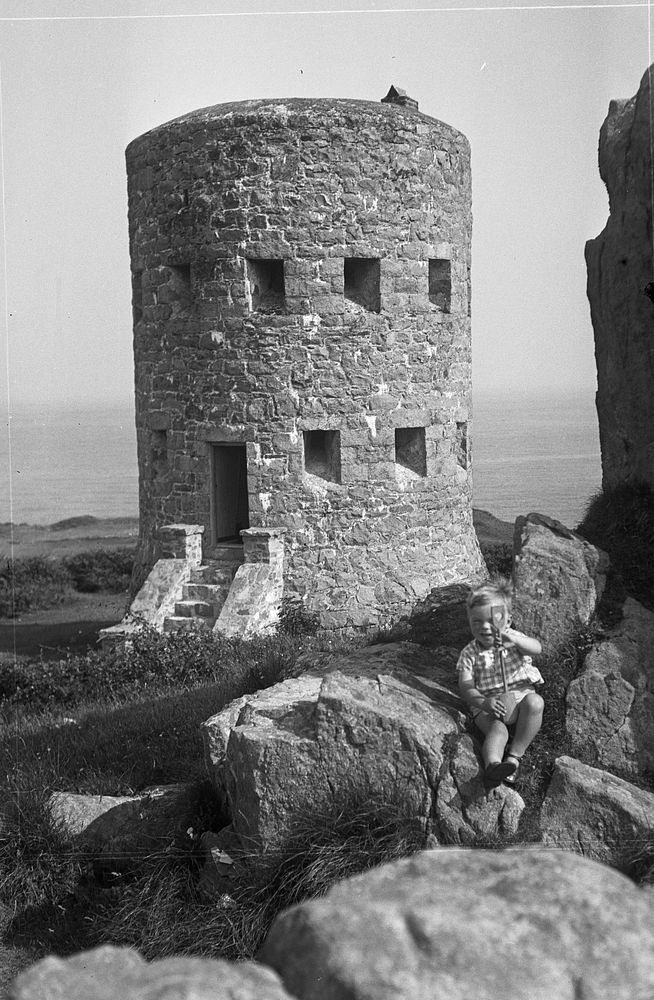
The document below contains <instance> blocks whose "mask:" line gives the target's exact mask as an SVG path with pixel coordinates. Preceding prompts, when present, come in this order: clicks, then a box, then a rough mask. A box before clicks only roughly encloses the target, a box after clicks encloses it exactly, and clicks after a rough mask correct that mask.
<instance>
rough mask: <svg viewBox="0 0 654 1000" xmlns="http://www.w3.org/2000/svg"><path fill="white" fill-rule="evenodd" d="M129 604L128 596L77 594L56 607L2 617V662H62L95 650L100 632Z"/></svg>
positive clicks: (113, 622)
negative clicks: (70, 655)
mask: <svg viewBox="0 0 654 1000" xmlns="http://www.w3.org/2000/svg"><path fill="white" fill-rule="evenodd" d="M127 604H128V596H127V594H126V593H125V594H105V593H96V594H76V595H75V596H74V598H73V599H72V600H71V601H67V602H66V603H65V604H60V605H59V606H58V607H56V608H48V609H47V610H45V611H30V612H26V613H25V614H21V615H18V617H16V618H0V662H2V661H3V660H7V659H13V658H14V657H17V658H19V659H24V658H27V657H29V658H34V657H42V658H43V659H46V660H52V659H62V658H64V657H65V656H66V655H67V654H68V653H72V654H78V653H84V652H86V650H88V649H93V648H95V647H96V645H97V641H98V633H99V632H100V629H103V628H108V627H109V626H110V625H116V624H117V622H119V621H120V620H121V619H122V617H123V615H124V614H125V611H126V610H127Z"/></svg>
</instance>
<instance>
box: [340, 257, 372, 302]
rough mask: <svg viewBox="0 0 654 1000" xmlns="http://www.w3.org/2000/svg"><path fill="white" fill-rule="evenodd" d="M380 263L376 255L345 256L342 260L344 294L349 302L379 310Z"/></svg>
mask: <svg viewBox="0 0 654 1000" xmlns="http://www.w3.org/2000/svg"><path fill="white" fill-rule="evenodd" d="M379 276H380V265H379V258H377V257H346V258H345V262H344V295H345V298H346V299H349V300H350V302H354V303H356V305H358V306H362V307H363V308H364V309H367V310H368V312H379V311H380V308H381V298H380V291H379V280H380V277H379Z"/></svg>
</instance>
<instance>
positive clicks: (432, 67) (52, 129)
mask: <svg viewBox="0 0 654 1000" xmlns="http://www.w3.org/2000/svg"><path fill="white" fill-rule="evenodd" d="M99 8H101V9H102V15H101V16H100V15H98V14H97V11H98V9H99ZM55 11H56V13H55ZM650 62H651V11H650V9H649V7H648V4H647V2H635V3H609V4H591V3H581V2H579V3H566V4H556V3H547V4H546V3H544V2H540V0H533V2H532V3H531V4H530V5H520V6H518V5H511V4H509V3H506V4H503V5H500V4H495V3H493V4H491V3H482V4H478V5H473V4H470V3H463V2H462V0H447V2H440V0H432V2H425V0H422V2H420V0H416V2H415V3H412V4H411V5H410V6H407V5H406V4H401V3H399V2H394V0H301V2H300V0H277V2H274V3H272V2H270V0H269V2H268V3H264V2H258V0H242V2H238V0H218V2H217V3H216V0H213V3H211V0H176V2H175V0H148V2H136V0H134V2H131V0H103V2H102V4H98V3H97V2H95V0H49V2H46V0H0V110H1V121H0V142H1V171H2V232H3V240H2V243H1V244H0V250H1V252H2V256H3V266H2V270H1V271H0V275H1V276H2V286H1V287H0V296H1V297H2V299H3V305H2V313H1V314H0V315H1V316H2V335H1V337H2V340H3V345H2V347H3V358H4V368H5V373H4V377H3V378H2V384H3V389H2V390H0V396H1V395H3V394H4V396H5V398H6V400H7V403H8V408H9V412H10V413H11V410H12V408H13V407H15V406H20V405H22V404H27V403H30V404H31V403H35V402H42V403H45V404H47V405H49V406H50V405H52V406H56V405H59V404H62V405H78V404H87V403H92V402H98V403H102V404H107V403H112V402H117V403H120V404H124V403H126V402H129V400H130V399H132V398H133V358H132V330H131V323H132V319H131V284H130V263H129V251H128V229H127V184H126V173H125V157H124V151H125V147H126V146H127V144H128V143H129V142H130V141H131V140H132V139H134V138H136V137H137V136H139V135H142V134H143V133H144V132H147V131H148V130H149V129H151V128H154V127H155V126H157V125H160V124H161V123H163V122H166V121H170V120H171V119H173V118H175V117H177V116H179V115H182V114H185V113H187V112H189V111H191V110H193V109H195V108H200V107H206V106H208V105H213V104H221V103H224V102H228V101H240V100H246V99H250V98H262V97H264V98H265V97H275V98H289V97H339V98H356V99H363V100H371V101H379V100H380V99H381V98H382V97H383V96H384V95H385V94H386V92H387V91H388V89H389V87H390V85H391V84H394V85H395V86H398V87H402V88H403V89H404V90H406V91H407V92H408V94H409V95H410V96H412V97H414V98H415V99H417V100H418V101H419V104H420V110H421V111H423V112H425V113H426V114H428V115H430V116H432V117H434V118H438V119H440V120H442V121H445V122H447V123H448V124H450V125H452V126H453V127H454V128H456V129H458V130H459V131H461V132H463V133H464V134H465V135H466V136H467V137H468V139H469V140H470V143H471V147H472V179H473V181H472V183H473V219H474V222H473V247H472V286H473V297H472V331H473V385H474V387H475V392H476V391H483V390H485V389H492V390H496V391H498V392H502V391H504V390H505V391H507V392H513V391H515V392H517V391H524V392H537V391H540V390H548V389H552V388H558V387H562V388H566V389H574V390H578V391H579V392H580V393H583V394H588V393H591V394H592V393H594V391H595V384H596V378H595V363H594V354H593V335H592V326H591V322H590V312H589V307H588V300H587V297H586V267H585V262H584V244H585V242H586V241H587V240H588V239H592V238H594V237H595V236H597V235H598V234H599V233H600V232H601V230H602V229H603V228H604V225H605V224H606V220H607V215H608V198H607V194H606V189H605V187H604V184H603V182H602V181H601V178H600V176H599V172H598V168H597V147H598V137H599V130H600V127H601V125H602V122H603V120H604V118H605V117H606V114H607V111H608V105H609V101H610V100H612V99H613V98H625V97H631V96H632V95H633V94H635V93H636V91H637V90H638V86H639V83H640V80H641V77H642V76H643V74H644V73H645V71H646V70H647V67H648V64H649V63H650Z"/></svg>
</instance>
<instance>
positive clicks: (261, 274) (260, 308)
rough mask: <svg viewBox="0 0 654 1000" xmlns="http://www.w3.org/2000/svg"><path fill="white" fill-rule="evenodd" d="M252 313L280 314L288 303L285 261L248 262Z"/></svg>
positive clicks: (249, 297)
mask: <svg viewBox="0 0 654 1000" xmlns="http://www.w3.org/2000/svg"><path fill="white" fill-rule="evenodd" d="M246 277H247V295H248V299H249V303H250V311H251V312H280V311H281V310H282V309H283V308H284V304H285V301H286V289H285V285H284V261H283V260H248V261H246Z"/></svg>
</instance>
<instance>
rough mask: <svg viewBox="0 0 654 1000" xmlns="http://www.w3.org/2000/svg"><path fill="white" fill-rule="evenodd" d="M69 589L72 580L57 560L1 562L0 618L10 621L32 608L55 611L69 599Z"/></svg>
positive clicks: (71, 585) (5, 560)
mask: <svg viewBox="0 0 654 1000" xmlns="http://www.w3.org/2000/svg"><path fill="white" fill-rule="evenodd" d="M72 589H73V580H72V577H71V575H70V573H69V572H68V570H67V569H66V567H65V566H64V565H63V564H62V563H61V562H59V561H58V560H52V559H42V558H40V557H37V556H35V557H33V558H31V559H4V560H3V561H2V563H0V616H2V617H3V618H12V617H14V616H15V615H18V614H21V613H22V612H24V611H29V610H30V609H32V608H34V607H38V608H50V607H55V606H56V605H57V604H62V603H63V602H64V601H65V600H67V599H68V598H69V597H70V595H71V593H72Z"/></svg>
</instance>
